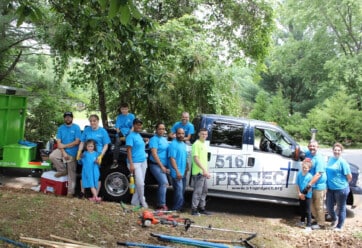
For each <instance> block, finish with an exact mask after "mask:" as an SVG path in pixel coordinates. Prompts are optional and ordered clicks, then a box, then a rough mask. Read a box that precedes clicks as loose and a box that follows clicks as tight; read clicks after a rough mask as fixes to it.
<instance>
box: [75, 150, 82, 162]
mask: <svg viewBox="0 0 362 248" xmlns="http://www.w3.org/2000/svg"><path fill="white" fill-rule="evenodd" d="M81 157H82V151H78V152H77V158H76V159H77V160H80V159H81Z"/></svg>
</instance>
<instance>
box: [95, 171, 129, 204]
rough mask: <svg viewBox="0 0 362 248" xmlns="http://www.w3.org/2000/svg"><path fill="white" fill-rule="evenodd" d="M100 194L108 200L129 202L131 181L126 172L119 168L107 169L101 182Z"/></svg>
mask: <svg viewBox="0 0 362 248" xmlns="http://www.w3.org/2000/svg"><path fill="white" fill-rule="evenodd" d="M100 195H101V196H102V197H103V199H104V200H106V201H115V202H120V201H123V202H129V201H130V199H131V195H130V193H129V181H128V177H127V176H126V174H125V173H122V171H119V170H116V169H115V170H111V169H109V170H107V171H106V172H105V174H104V178H103V180H102V184H101V191H100Z"/></svg>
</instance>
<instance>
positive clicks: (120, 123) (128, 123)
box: [111, 103, 136, 169]
mask: <svg viewBox="0 0 362 248" xmlns="http://www.w3.org/2000/svg"><path fill="white" fill-rule="evenodd" d="M119 111H120V114H119V115H118V116H117V118H116V125H115V128H116V132H117V134H116V139H115V146H114V151H113V165H112V166H111V169H115V168H117V167H118V156H119V146H120V143H121V141H125V140H126V137H127V135H128V134H129V133H130V131H131V130H132V126H133V120H134V119H135V118H136V117H135V115H134V114H132V113H129V107H128V104H127V103H122V104H121V107H120V108H119Z"/></svg>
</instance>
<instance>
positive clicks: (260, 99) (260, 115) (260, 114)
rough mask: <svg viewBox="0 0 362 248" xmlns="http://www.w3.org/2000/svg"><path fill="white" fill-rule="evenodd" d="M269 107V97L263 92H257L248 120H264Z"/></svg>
mask: <svg viewBox="0 0 362 248" xmlns="http://www.w3.org/2000/svg"><path fill="white" fill-rule="evenodd" d="M268 105H269V96H268V94H267V93H266V92H265V91H262V90H261V91H259V92H258V94H257V95H256V99H255V104H254V108H253V110H252V111H251V112H250V115H249V116H250V118H253V119H256V120H266V109H267V108H268Z"/></svg>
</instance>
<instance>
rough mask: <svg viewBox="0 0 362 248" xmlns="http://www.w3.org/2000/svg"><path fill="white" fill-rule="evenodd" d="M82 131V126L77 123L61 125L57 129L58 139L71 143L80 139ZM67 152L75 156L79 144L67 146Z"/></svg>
mask: <svg viewBox="0 0 362 248" xmlns="http://www.w3.org/2000/svg"><path fill="white" fill-rule="evenodd" d="M80 137H81V131H80V127H79V126H78V125H77V124H74V123H72V125H70V126H68V125H66V124H63V125H61V126H60V127H59V128H58V131H57V136H56V138H57V140H61V142H62V144H65V145H66V144H69V143H72V142H73V141H75V140H76V139H79V140H80ZM64 150H65V152H66V153H68V154H69V155H70V156H72V157H75V156H76V155H77V151H78V145H76V146H73V147H67V148H65V149H64Z"/></svg>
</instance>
